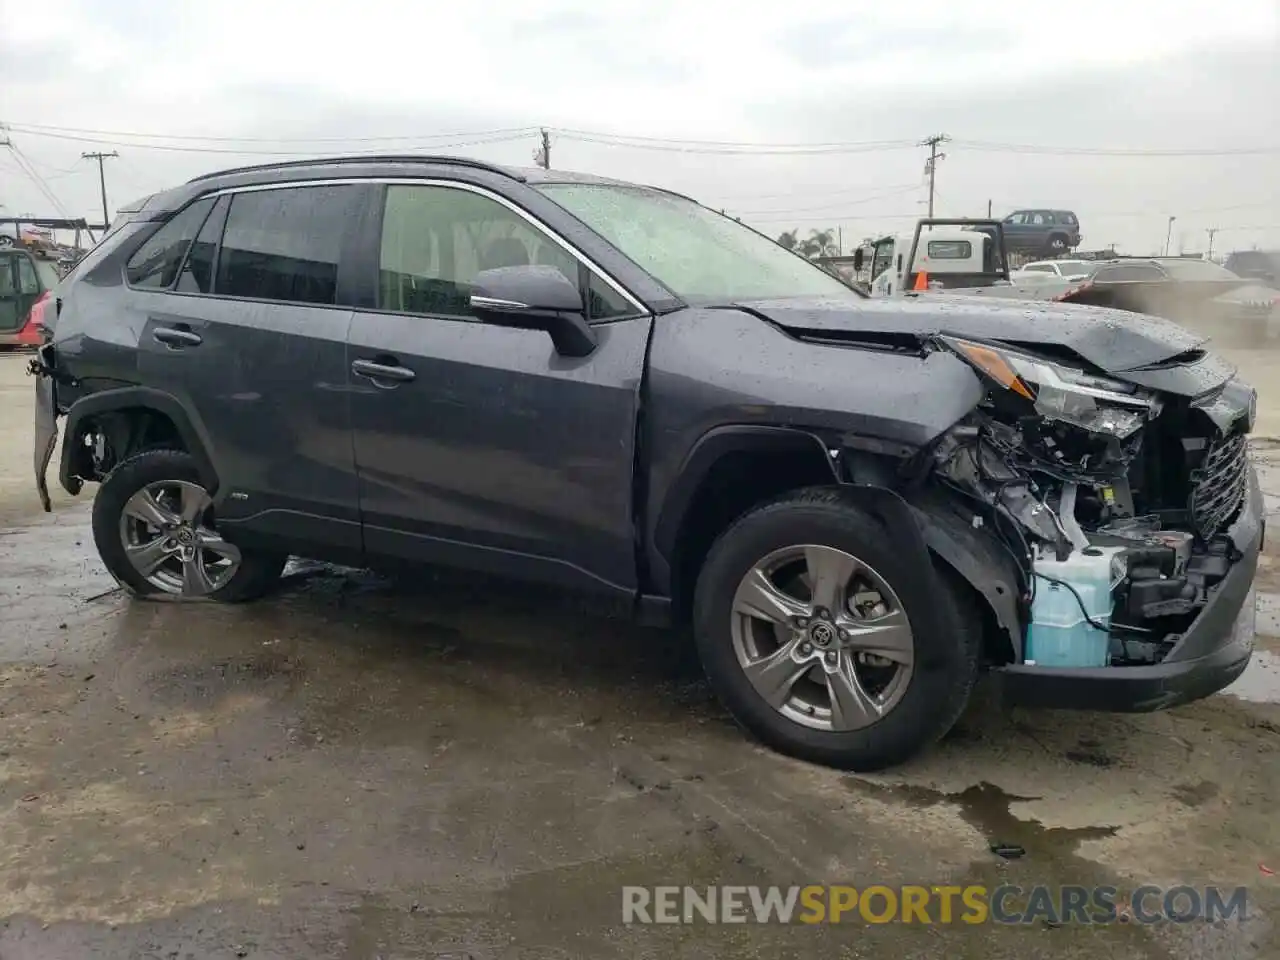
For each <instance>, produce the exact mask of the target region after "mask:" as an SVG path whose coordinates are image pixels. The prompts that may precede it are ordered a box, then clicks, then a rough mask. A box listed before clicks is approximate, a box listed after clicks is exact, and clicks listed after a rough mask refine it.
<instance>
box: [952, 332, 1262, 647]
mask: <svg viewBox="0 0 1280 960" xmlns="http://www.w3.org/2000/svg"><path fill="white" fill-rule="evenodd" d="M939 345H940V346H942V347H943V348H945V349H950V350H952V351H953V352H954V353H955V354H956V355H958V356H959V357H961V358H962V359H964V360H966V361H967V362H969V363H970V364H971V365H972V366H973V367H974V368H975V370H977V371H978V372H979V373H981V374H982V375H983V376H984V378H985V379H986V380H987V381H988V382H989V384H990V389H989V390H988V392H987V395H986V398H985V399H984V400H983V402H982V403H981V404H980V405H979V406H978V407H977V408H976V409H975V410H974V411H973V412H972V413H971V414H970V415H969V416H968V417H966V418H965V420H964V421H962V422H961V423H959V424H957V425H956V426H955V427H953V428H952V429H951V430H949V431H948V432H947V433H946V434H945V435H944V436H943V437H942V438H941V439H940V441H939V442H938V443H937V445H936V446H935V447H934V449H933V458H934V475H935V477H936V478H937V479H938V481H939V482H940V483H941V484H943V485H944V486H945V487H947V488H949V489H951V490H952V491H953V492H955V493H957V494H959V495H961V496H962V497H963V498H964V499H966V500H968V501H970V503H971V505H973V506H974V507H975V509H974V513H973V523H974V525H975V526H986V527H987V528H988V532H989V533H990V534H992V535H993V536H994V537H996V538H997V539H998V540H999V541H1000V542H1001V543H1002V544H1003V546H1004V547H1005V548H1006V549H1007V550H1008V551H1009V553H1010V554H1011V556H1012V557H1013V559H1014V560H1015V562H1016V564H1017V568H1018V570H1019V572H1020V579H1021V583H1020V585H1019V586H1020V589H1021V592H1022V597H1021V599H1022V601H1023V604H1024V611H1025V613H1026V617H1025V622H1026V623H1027V624H1028V626H1027V637H1026V642H1025V646H1024V654H1025V658H1026V662H1027V663H1028V664H1032V663H1038V664H1040V665H1044V666H1071V667H1091V666H1124V665H1136V664H1151V663H1157V662H1160V661H1161V660H1163V659H1164V657H1165V656H1166V655H1167V654H1168V652H1169V651H1170V650H1171V649H1172V648H1173V647H1174V646H1175V645H1176V643H1177V642H1178V640H1179V639H1180V637H1181V636H1182V634H1183V633H1184V632H1185V631H1186V630H1187V629H1188V628H1189V627H1190V625H1191V624H1192V623H1193V622H1194V620H1195V619H1196V617H1197V616H1198V615H1199V613H1200V612H1201V610H1202V609H1203V608H1204V606H1205V604H1206V603H1207V602H1208V600H1209V597H1210V596H1211V594H1212V592H1213V590H1214V588H1215V587H1216V586H1217V585H1218V584H1219V583H1220V582H1221V581H1222V580H1223V579H1224V578H1225V577H1226V576H1227V574H1228V572H1229V570H1230V569H1231V567H1232V565H1233V564H1234V563H1235V562H1236V561H1237V560H1238V559H1239V558H1240V553H1239V551H1238V549H1237V548H1236V545H1235V544H1234V542H1233V541H1232V539H1231V538H1230V537H1229V536H1228V535H1227V530H1228V528H1229V527H1230V524H1231V521H1232V520H1233V519H1235V517H1236V516H1237V514H1238V513H1239V512H1240V509H1241V505H1242V504H1243V502H1244V498H1245V495H1246V490H1247V484H1248V472H1249V461H1248V449H1247V441H1246V437H1245V434H1246V432H1247V431H1248V429H1249V427H1250V425H1251V418H1252V411H1251V410H1250V409H1249V406H1248V404H1247V403H1246V404H1245V405H1244V406H1243V407H1241V406H1240V405H1239V404H1238V403H1237V404H1236V405H1235V406H1234V407H1233V408H1232V409H1230V410H1228V411H1227V412H1226V413H1225V414H1224V413H1223V411H1222V410H1221V409H1216V408H1215V406H1214V405H1215V404H1218V407H1219V408H1220V407H1221V406H1222V404H1221V394H1222V387H1219V388H1218V389H1217V390H1210V391H1208V392H1207V393H1205V394H1203V395H1200V396H1196V397H1186V396H1179V395H1171V394H1162V393H1157V392H1156V391H1153V390H1148V389H1145V388H1143V387H1141V386H1139V385H1137V384H1135V383H1130V382H1126V381H1123V380H1120V379H1115V378H1113V377H1111V376H1102V375H1097V374H1093V373H1090V372H1087V371H1085V370H1083V369H1080V367H1081V366H1083V365H1077V364H1070V365H1067V364H1060V363H1058V362H1054V361H1049V360H1046V359H1043V358H1041V357H1038V356H1034V355H1031V354H1026V353H1022V352H1020V351H1017V350H1012V349H1005V348H1004V347H1002V346H1000V345H997V344H993V343H989V342H988V343H983V342H977V341H970V340H963V339H958V338H951V337H942V338H939Z"/></svg>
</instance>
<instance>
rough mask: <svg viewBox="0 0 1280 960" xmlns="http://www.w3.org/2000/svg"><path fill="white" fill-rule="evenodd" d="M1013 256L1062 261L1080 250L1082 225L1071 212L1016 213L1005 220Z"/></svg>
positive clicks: (1005, 228)
mask: <svg viewBox="0 0 1280 960" xmlns="http://www.w3.org/2000/svg"><path fill="white" fill-rule="evenodd" d="M1004 242H1005V249H1007V250H1008V251H1009V252H1010V253H1021V254H1030V255H1032V256H1036V257H1041V256H1048V257H1060V256H1062V255H1063V254H1065V253H1067V252H1069V251H1071V250H1074V249H1075V248H1076V247H1078V246H1080V221H1079V220H1078V219H1077V218H1076V215H1075V214H1074V213H1072V212H1071V211H1070V210H1015V211H1014V212H1013V213H1011V214H1009V215H1008V216H1007V217H1005V218H1004Z"/></svg>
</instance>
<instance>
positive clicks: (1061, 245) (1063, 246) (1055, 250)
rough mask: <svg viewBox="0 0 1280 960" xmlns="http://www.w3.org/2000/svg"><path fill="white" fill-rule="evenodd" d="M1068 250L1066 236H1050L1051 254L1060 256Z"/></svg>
mask: <svg viewBox="0 0 1280 960" xmlns="http://www.w3.org/2000/svg"><path fill="white" fill-rule="evenodd" d="M1066 252H1067V238H1066V237H1050V238H1049V253H1050V254H1052V255H1053V256H1055V257H1060V256H1062V255H1063V254H1064V253H1066Z"/></svg>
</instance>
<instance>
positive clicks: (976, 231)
mask: <svg viewBox="0 0 1280 960" xmlns="http://www.w3.org/2000/svg"><path fill="white" fill-rule="evenodd" d="M870 253H871V282H870V287H869V292H870V293H871V296H873V297H901V296H905V295H906V294H908V293H912V292H917V291H921V290H945V291H947V292H948V293H962V294H973V295H982V296H989V297H999V298H1010V299H1030V300H1050V299H1053V298H1054V297H1056V296H1058V295H1060V294H1063V293H1066V292H1067V291H1068V290H1070V289H1071V288H1072V287H1073V286H1075V285H1076V284H1075V282H1074V281H1073V280H1068V279H1066V278H1056V279H1054V278H1046V279H1043V280H1041V279H1040V278H1037V281H1038V282H1035V283H1032V282H1025V283H1016V282H1013V281H1012V280H1011V279H1010V276H1009V267H1008V258H1007V255H1006V253H1005V246H1004V230H1003V226H1002V224H1001V222H1000V221H999V220H979V219H970V218H963V219H954V220H943V219H925V220H920V221H918V222H917V223H916V226H915V229H914V230H913V231H912V232H911V233H899V234H890V235H887V236H884V237H881V238H880V239H878V240H876V241H874V242H873V243H872V245H871V248H870ZM865 257H866V254H865V253H864V251H863V250H861V249H860V250H858V251H857V252H856V253H855V254H854V267H855V270H861V269H862V266H863V262H862V261H863V260H865ZM922 275H923V277H924V279H923V280H922V279H921V276H922Z"/></svg>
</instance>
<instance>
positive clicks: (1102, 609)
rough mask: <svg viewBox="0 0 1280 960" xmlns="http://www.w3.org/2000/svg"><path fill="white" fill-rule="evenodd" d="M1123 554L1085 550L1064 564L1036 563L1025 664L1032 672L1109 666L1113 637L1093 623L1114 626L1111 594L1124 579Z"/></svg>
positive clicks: (1116, 550)
mask: <svg viewBox="0 0 1280 960" xmlns="http://www.w3.org/2000/svg"><path fill="white" fill-rule="evenodd" d="M1123 550H1124V548H1123V547H1086V548H1084V549H1083V550H1076V551H1074V552H1073V553H1072V554H1071V556H1069V557H1067V559H1065V560H1058V559H1057V558H1056V557H1053V556H1049V557H1044V558H1040V559H1037V560H1036V561H1035V564H1034V571H1035V577H1036V579H1035V598H1034V599H1033V600H1032V601H1031V624H1030V626H1029V627H1028V628H1027V642H1026V649H1025V651H1024V654H1025V655H1024V658H1023V659H1024V660H1025V662H1026V663H1027V665H1028V666H1032V665H1034V666H1040V667H1105V666H1107V664H1108V662H1109V656H1108V648H1109V646H1110V636H1109V631H1108V630H1100V629H1098V627H1096V626H1094V625H1093V623H1090V622H1089V621H1090V620H1092V621H1093V622H1094V623H1097V624H1104V625H1109V624H1110V623H1111V609H1112V599H1111V597H1112V591H1113V590H1114V589H1115V587H1116V585H1117V584H1118V583H1119V582H1120V580H1121V579H1123V577H1124V567H1123V560H1122V559H1121V558H1119V557H1117V554H1119V553H1121V552H1123ZM1064 584H1069V585H1070V586H1071V587H1072V588H1073V589H1074V590H1075V594H1073V593H1072V592H1071V590H1070V589H1068V588H1067V587H1066V586H1064ZM1076 595H1079V599H1077V597H1076Z"/></svg>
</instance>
